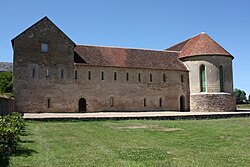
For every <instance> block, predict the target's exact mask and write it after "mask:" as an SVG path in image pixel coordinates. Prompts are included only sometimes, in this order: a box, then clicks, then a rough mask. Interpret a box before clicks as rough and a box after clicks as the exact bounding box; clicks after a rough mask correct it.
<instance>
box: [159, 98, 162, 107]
mask: <svg viewBox="0 0 250 167" xmlns="http://www.w3.org/2000/svg"><path fill="white" fill-rule="evenodd" d="M159 106H160V107H162V98H160V99H159Z"/></svg>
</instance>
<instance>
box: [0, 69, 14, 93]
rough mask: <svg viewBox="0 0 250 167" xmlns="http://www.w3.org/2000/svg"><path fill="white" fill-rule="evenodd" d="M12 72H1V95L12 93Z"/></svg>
mask: <svg viewBox="0 0 250 167" xmlns="http://www.w3.org/2000/svg"><path fill="white" fill-rule="evenodd" d="M12 85H13V84H12V72H0V93H12Z"/></svg>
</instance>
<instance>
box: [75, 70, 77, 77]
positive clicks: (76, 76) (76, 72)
mask: <svg viewBox="0 0 250 167" xmlns="http://www.w3.org/2000/svg"><path fill="white" fill-rule="evenodd" d="M75 79H77V70H75Z"/></svg>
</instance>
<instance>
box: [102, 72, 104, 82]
mask: <svg viewBox="0 0 250 167" xmlns="http://www.w3.org/2000/svg"><path fill="white" fill-rule="evenodd" d="M102 80H104V72H102Z"/></svg>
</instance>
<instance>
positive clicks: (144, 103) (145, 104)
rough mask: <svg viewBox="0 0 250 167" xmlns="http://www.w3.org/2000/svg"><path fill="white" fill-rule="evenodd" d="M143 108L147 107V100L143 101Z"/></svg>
mask: <svg viewBox="0 0 250 167" xmlns="http://www.w3.org/2000/svg"><path fill="white" fill-rule="evenodd" d="M143 106H144V107H146V106H147V99H146V98H144V99H143Z"/></svg>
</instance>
